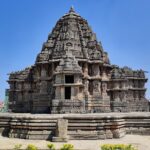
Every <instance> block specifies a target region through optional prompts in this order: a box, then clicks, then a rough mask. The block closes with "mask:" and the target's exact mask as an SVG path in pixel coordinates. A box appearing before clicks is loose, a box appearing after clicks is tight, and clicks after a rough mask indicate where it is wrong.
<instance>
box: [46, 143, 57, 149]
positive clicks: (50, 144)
mask: <svg viewBox="0 0 150 150" xmlns="http://www.w3.org/2000/svg"><path fill="white" fill-rule="evenodd" d="M47 147H48V148H49V149H50V150H56V148H55V145H54V144H52V143H48V144H47Z"/></svg>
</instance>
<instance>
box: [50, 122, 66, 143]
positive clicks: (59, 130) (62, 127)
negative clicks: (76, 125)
mask: <svg viewBox="0 0 150 150" xmlns="http://www.w3.org/2000/svg"><path fill="white" fill-rule="evenodd" d="M67 131H68V120H66V119H58V120H57V127H56V137H53V138H52V141H53V142H67V141H68V136H67Z"/></svg>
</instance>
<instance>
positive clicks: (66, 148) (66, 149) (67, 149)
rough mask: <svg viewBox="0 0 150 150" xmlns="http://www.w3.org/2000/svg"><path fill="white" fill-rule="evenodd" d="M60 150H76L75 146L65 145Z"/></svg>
mask: <svg viewBox="0 0 150 150" xmlns="http://www.w3.org/2000/svg"><path fill="white" fill-rule="evenodd" d="M60 150H74V146H73V145H72V144H64V145H63V146H62V147H61V148H60Z"/></svg>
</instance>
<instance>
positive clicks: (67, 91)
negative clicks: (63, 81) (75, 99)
mask: <svg viewBox="0 0 150 150" xmlns="http://www.w3.org/2000/svg"><path fill="white" fill-rule="evenodd" d="M65 99H71V87H70V86H69V87H65Z"/></svg>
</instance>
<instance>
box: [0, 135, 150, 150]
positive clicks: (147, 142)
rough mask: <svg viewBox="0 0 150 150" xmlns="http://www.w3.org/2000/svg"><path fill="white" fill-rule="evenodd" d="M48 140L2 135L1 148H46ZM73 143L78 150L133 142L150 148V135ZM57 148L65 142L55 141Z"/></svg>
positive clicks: (140, 148)
mask: <svg viewBox="0 0 150 150" xmlns="http://www.w3.org/2000/svg"><path fill="white" fill-rule="evenodd" d="M47 143H48V141H44V140H25V139H16V138H15V139H14V138H7V137H2V136H0V150H5V149H12V148H14V146H15V145H16V144H22V145H23V146H22V148H25V147H26V146H27V145H28V144H34V145H36V146H37V147H38V148H39V149H46V145H47ZM68 143H69V144H73V145H74V147H75V149H78V150H100V145H102V144H118V143H120V144H132V145H134V146H135V147H136V148H138V150H150V136H141V135H126V136H125V137H123V138H121V139H107V140H72V141H69V142H68ZM54 144H55V145H56V148H58V149H59V148H60V147H61V146H62V145H63V144H64V143H63V142H58V143H56V142H55V143H54Z"/></svg>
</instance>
